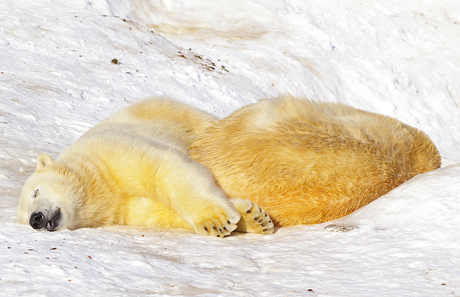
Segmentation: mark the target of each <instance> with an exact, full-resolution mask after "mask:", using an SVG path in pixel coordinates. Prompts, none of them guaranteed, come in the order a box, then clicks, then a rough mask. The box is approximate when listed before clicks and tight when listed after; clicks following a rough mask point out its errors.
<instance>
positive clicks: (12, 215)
mask: <svg viewBox="0 0 460 297" xmlns="http://www.w3.org/2000/svg"><path fill="white" fill-rule="evenodd" d="M0 21H1V22H0V130H1V138H0V162H1V163H0V164H1V165H0V195H1V196H0V197H1V198H0V295H2V296H145V295H158V296H171V295H179V296H460V258H459V253H460V232H459V231H458V228H459V226H460V203H459V201H460V194H459V193H460V165H459V162H460V80H459V77H460V5H459V3H458V1H457V0H444V1H434V0H426V1H418V0H417V1H416V0H407V1H399V0H387V1H356V0H307V1H305V0H285V1H282V0H269V1H267V0H244V1H243V0H232V1H230V0H220V1H217V2H216V1H212V0H201V1H193V0H180V1H170V0H163V1H160V0H158V1H154V0H130V1H129V0H113V1H110V0H74V1H58V0H43V1H32V0H14V1H13V0H2V1H0ZM280 93H291V94H293V95H298V96H306V97H309V98H312V99H318V100H325V101H336V102H343V103H347V104H350V105H352V106H354V107H357V108H361V109H364V110H368V111H373V112H379V113H382V114H385V115H389V116H392V117H395V118H398V119H399V120H401V121H403V122H405V123H407V124H409V125H412V126H414V127H417V128H418V129H421V130H422V131H424V132H426V133H427V134H428V135H429V136H430V137H431V138H432V139H433V141H434V142H435V144H436V145H437V147H438V148H439V150H440V152H441V155H442V157H443V163H444V167H443V168H441V169H439V170H436V171H432V172H429V173H426V174H424V175H421V176H418V177H415V178H414V179H412V180H410V181H408V182H407V183H405V184H403V185H402V186H400V187H398V188H397V189H395V190H393V191H392V192H390V193H389V194H387V195H385V196H384V197H381V198H379V199H378V200H376V201H374V202H373V203H371V204H369V205H368V206H365V207H363V208H361V209H360V210H358V211H356V212H355V213H353V214H351V215H350V216H348V217H345V218H342V219H339V220H337V221H336V222H330V223H327V224H322V225H314V226H298V227H292V228H281V229H278V230H277V232H275V233H274V234H273V235H254V234H244V235H243V234H239V235H235V236H231V237H228V238H225V239H220V240H219V239H214V238H207V237H203V236H199V235H196V234H193V233H191V232H185V231H165V230H154V229H142V228H127V227H116V226H115V227H110V228H102V229H81V230H76V231H63V232H54V233H45V232H36V231H34V230H33V229H32V228H31V227H29V226H24V225H20V224H19V222H18V219H17V217H16V205H17V202H18V199H19V193H20V190H21V187H22V184H23V183H24V181H25V179H26V178H27V177H28V176H29V175H30V174H31V173H32V172H33V171H34V169H35V159H36V156H37V155H38V154H39V153H41V152H46V153H49V154H50V155H51V156H53V157H57V155H58V154H59V152H60V151H61V150H62V149H63V148H65V147H67V146H68V145H70V144H71V143H72V142H73V141H75V140H76V139H77V138H78V137H79V136H80V135H82V134H83V133H84V132H85V131H86V130H88V129H89V128H90V127H91V126H92V125H94V124H95V123H97V122H98V121H100V120H101V119H103V118H105V117H106V116H108V115H109V114H111V113H112V112H114V111H116V110H119V109H121V108H123V107H125V106H127V105H128V104H129V103H131V102H134V101H136V100H139V99H142V98H145V97H149V96H169V97H173V98H176V99H178V100H181V101H184V102H187V103H189V104H191V105H193V106H196V107H199V108H202V109H204V110H206V111H209V112H212V113H214V114H216V115H218V116H225V115H228V114H229V113H230V112H232V111H234V110H235V109H237V108H239V107H241V106H244V105H247V104H249V103H252V102H255V101H256V100H257V99H259V98H267V97H273V96H277V95H278V94H280ZM448 165H450V166H448ZM331 225H333V226H331ZM334 231H338V232H334Z"/></svg>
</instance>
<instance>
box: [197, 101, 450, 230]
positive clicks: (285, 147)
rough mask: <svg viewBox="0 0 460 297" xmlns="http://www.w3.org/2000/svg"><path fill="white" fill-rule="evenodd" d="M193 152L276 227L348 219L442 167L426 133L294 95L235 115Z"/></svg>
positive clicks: (208, 134) (210, 131)
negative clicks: (374, 201) (395, 190)
mask: <svg viewBox="0 0 460 297" xmlns="http://www.w3.org/2000/svg"><path fill="white" fill-rule="evenodd" d="M189 153H190V155H191V156H192V157H193V158H194V159H195V160H196V161H198V162H200V163H202V164H204V165H206V166H207V167H208V168H209V169H210V170H211V171H212V172H213V174H214V176H215V178H216V180H217V183H218V184H219V185H220V186H221V187H222V189H223V190H224V192H225V193H226V194H227V196H228V197H230V198H235V197H238V198H243V199H249V200H251V201H252V202H253V203H257V204H258V205H260V206H261V207H262V208H264V210H265V211H267V213H268V214H269V215H270V217H271V218H272V220H273V221H274V222H275V224H277V225H278V226H291V225H297V224H314V223H321V222H326V221H329V220H333V219H336V218H339V217H342V216H345V215H347V214H349V213H351V212H353V211H354V210H356V209H358V208H360V207H362V206H364V205H366V204H368V203H370V202H371V201H373V200H375V199H377V198H378V197H380V196H382V195H383V194H385V193H387V192H388V191H390V190H391V189H393V188H395V187H396V186H398V185H400V184H401V183H403V182H405V181H407V180H408V179H410V178H412V177H413V176H415V175H417V174H420V173H423V172H426V171H430V170H433V169H436V168H439V167H440V163H441V159H440V156H439V153H438V150H437V149H436V147H435V146H434V144H433V143H432V142H431V140H430V139H429V138H428V136H426V135H425V134H424V133H423V132H421V131H419V130H417V129H415V128H412V127H410V126H408V125H405V124H403V123H401V122H400V121H398V120H396V119H393V118H390V117H387V116H383V115H379V114H375V113H370V112H365V111H362V110H358V109H355V108H352V107H349V106H346V105H343V104H339V103H321V102H314V101H310V100H307V99H302V98H300V99H296V98H293V97H291V96H284V97H279V98H275V99H267V100H261V101H259V102H257V103H255V104H252V105H249V106H245V107H243V108H241V109H239V110H237V111H235V112H234V113H233V114H231V115H230V116H228V117H227V118H224V119H222V120H220V121H219V122H218V123H216V124H215V125H214V126H213V127H211V128H209V129H208V130H207V131H206V133H205V134H204V135H203V136H201V137H199V138H198V139H196V140H194V141H193V142H192V145H190V148H189Z"/></svg>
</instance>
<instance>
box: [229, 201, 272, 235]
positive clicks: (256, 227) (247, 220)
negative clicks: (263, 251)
mask: <svg viewBox="0 0 460 297" xmlns="http://www.w3.org/2000/svg"><path fill="white" fill-rule="evenodd" d="M232 202H233V204H234V205H235V207H236V209H238V211H239V212H240V214H241V220H240V221H239V222H238V228H237V229H236V231H237V232H251V233H262V234H271V233H273V232H274V231H275V225H274V224H273V222H272V220H271V219H270V217H269V216H268V214H267V213H266V212H265V210H263V209H262V208H261V207H259V206H258V205H257V204H252V202H251V201H249V200H242V199H234V200H233V201H232Z"/></svg>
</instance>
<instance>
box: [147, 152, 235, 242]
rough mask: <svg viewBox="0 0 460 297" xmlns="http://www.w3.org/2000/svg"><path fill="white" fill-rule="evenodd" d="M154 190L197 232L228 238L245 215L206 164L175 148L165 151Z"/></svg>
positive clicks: (155, 179) (157, 172) (157, 195)
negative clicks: (230, 198)
mask: <svg viewBox="0 0 460 297" xmlns="http://www.w3.org/2000/svg"><path fill="white" fill-rule="evenodd" d="M153 178H154V193H155V196H156V198H157V199H160V200H161V201H162V202H163V203H164V204H165V205H168V206H170V207H171V208H173V209H174V210H175V211H177V212H178V213H179V214H180V215H181V216H182V217H183V218H184V220H185V221H187V222H188V223H189V224H190V225H191V226H192V227H193V228H194V229H195V231H196V232H197V233H199V234H203V235H211V236H216V237H224V236H226V235H229V234H230V233H231V232H233V231H234V230H235V229H236V228H237V225H236V224H237V223H238V221H239V220H240V218H241V215H240V213H239V212H238V210H237V209H236V208H235V206H234V205H233V204H232V203H231V202H230V200H229V199H228V198H227V197H226V195H225V194H224V192H223V191H222V190H221V189H220V187H218V186H217V184H216V183H215V181H214V177H213V175H212V174H211V172H210V171H209V170H208V169H207V168H206V167H204V166H203V165H201V164H199V163H197V162H195V161H193V160H191V159H190V158H188V157H187V156H185V155H183V154H181V153H180V152H177V151H174V150H168V151H166V152H164V154H163V155H162V158H161V160H160V162H159V165H158V168H157V170H156V172H155V176H154V177H153Z"/></svg>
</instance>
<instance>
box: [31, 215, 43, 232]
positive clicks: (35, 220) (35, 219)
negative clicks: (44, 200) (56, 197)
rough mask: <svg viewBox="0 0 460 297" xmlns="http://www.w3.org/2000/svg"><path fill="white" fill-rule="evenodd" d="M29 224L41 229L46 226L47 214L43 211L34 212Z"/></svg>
mask: <svg viewBox="0 0 460 297" xmlns="http://www.w3.org/2000/svg"><path fill="white" fill-rule="evenodd" d="M29 224H30V225H31V226H32V228H34V229H41V228H43V227H44V226H45V216H44V215H43V213H41V212H34V213H33V214H32V215H31V216H30V220H29Z"/></svg>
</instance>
